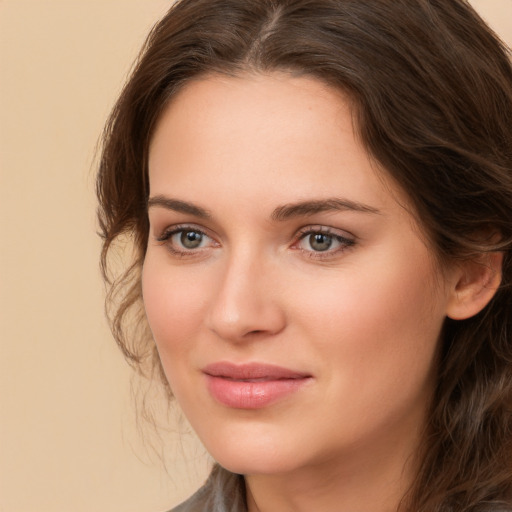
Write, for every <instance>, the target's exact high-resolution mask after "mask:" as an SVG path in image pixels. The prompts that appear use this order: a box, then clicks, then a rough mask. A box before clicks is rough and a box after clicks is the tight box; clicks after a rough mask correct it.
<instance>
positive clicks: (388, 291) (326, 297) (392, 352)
mask: <svg viewBox="0 0 512 512" xmlns="http://www.w3.org/2000/svg"><path fill="white" fill-rule="evenodd" d="M411 262H413V263H411ZM377 263H379V262H376V261H374V262H373V264H372V265H371V266H370V265H368V266H365V269H364V271H363V269H362V268H351V269H347V271H346V272H344V273H343V275H342V276H341V275H340V278H339V280H337V281H336V282H335V283H333V282H329V281H326V282H324V283H323V286H316V287H314V288H313V287H311V290H314V291H313V293H309V294H307V299H306V301H305V302H303V303H302V304H301V306H300V311H297V314H296V315H295V316H296V317H297V318H302V321H301V325H300V326H299V329H298V330H299V331H300V332H302V333H307V334H306V337H307V338H309V339H314V340H316V342H315V345H316V348H317V350H319V351H321V352H322V354H323V356H322V359H323V361H325V362H327V363H328V367H329V372H328V374H327V379H329V383H330V387H329V388H330V391H331V392H332V394H333V395H335V394H336V393H339V392H340V390H343V392H346V393H347V396H350V395H351V396H353V397H354V399H357V400H358V401H359V406H361V405H362V404H367V406H368V409H370V408H372V407H376V408H380V407H381V405H385V406H389V402H390V401H393V400H394V399H395V398H398V397H401V399H402V405H403V404H404V403H405V402H407V403H409V404H410V403H411V401H413V400H414V398H415V397H416V398H417V396H418V393H423V392H425V389H426V386H428V385H429V384H430V382H431V381H430V378H431V376H432V370H433V364H434V360H435V354H436V349H437V346H438V338H439V334H440V330H441V327H442V324H443V321H444V311H443V302H442V297H441V294H439V293H437V292H436V290H435V288H434V286H433V284H432V283H433V272H434V271H433V269H432V266H431V264H430V262H429V261H428V258H426V259H423V260H422V259H418V258H416V259H414V258H411V259H408V261H405V260H404V261H403V262H401V261H400V259H395V264H394V265H390V264H386V263H387V261H383V262H382V265H380V264H377ZM401 263H403V264H401ZM317 284H318V283H317ZM396 406H399V403H398V402H397V403H396Z"/></svg>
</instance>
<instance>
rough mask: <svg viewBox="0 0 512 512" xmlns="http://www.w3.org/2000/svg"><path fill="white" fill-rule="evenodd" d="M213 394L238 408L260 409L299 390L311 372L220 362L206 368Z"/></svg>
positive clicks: (265, 365) (262, 365) (228, 404)
mask: <svg viewBox="0 0 512 512" xmlns="http://www.w3.org/2000/svg"><path fill="white" fill-rule="evenodd" d="M203 373H204V374H205V375H206V378H207V386H208V390H209V392H210V394H211V395H212V396H213V397H214V398H215V399H216V400H217V401H218V402H220V403H221V404H223V405H226V406H228V407H232V408H235V409H260V408H262V407H266V406H268V405H271V404H273V403H275V402H277V401H278V400H280V399H282V398H285V397H286V396H288V395H290V394H292V393H295V392H296V391H298V390H299V389H300V388H301V387H302V386H303V385H304V384H306V383H307V382H309V381H310V380H311V378H312V376H311V375H309V374H306V373H302V372H296V371H294V370H290V369H288V368H282V367H280V366H274V365H268V364H262V363H249V364H233V363H228V362H219V363H214V364H210V365H208V366H206V367H205V368H203Z"/></svg>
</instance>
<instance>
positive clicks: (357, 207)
mask: <svg viewBox="0 0 512 512" xmlns="http://www.w3.org/2000/svg"><path fill="white" fill-rule="evenodd" d="M154 207H161V208H165V209H166V210H172V211H175V212H179V213H185V214H188V215H194V216H195V217H199V218H200V219H211V218H212V215H211V213H210V212H209V211H208V210H205V209H204V208H201V207H200V206H197V205H195V204H193V203H189V202H187V201H181V200H179V199H173V198H170V197H166V196H163V195H158V196H154V197H150V198H149V199H148V209H149V208H154ZM330 211H355V212H361V213H372V214H380V211H379V210H378V209H377V208H373V207H372V206H368V205H366V204H363V203H359V202H356V201H350V200H348V199H340V198H336V197H334V198H329V199H316V200H310V201H299V202H297V203H288V204H285V205H282V206H278V207H277V208H275V209H274V211H273V212H272V214H271V215H270V218H271V219H272V220H274V221H285V220H288V219H290V218H293V217H306V216H310V215H315V214H317V213H322V212H330Z"/></svg>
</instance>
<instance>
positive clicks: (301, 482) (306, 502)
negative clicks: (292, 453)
mask: <svg viewBox="0 0 512 512" xmlns="http://www.w3.org/2000/svg"><path fill="white" fill-rule="evenodd" d="M401 433H402V432H401ZM395 437H396V436H394V435H392V436H390V439H387V440H386V441H387V442H385V443H379V445H378V446H375V444H373V443H368V444H367V445H366V446H365V447H364V449H363V450H361V449H358V450H354V453H352V454H350V453H347V454H344V456H343V457H340V456H337V457H336V458H333V459H331V460H325V459H324V460H323V461H322V462H321V463H318V464H315V465H310V466H308V467H303V468H300V469H296V470H293V471H290V472H287V473H283V474H270V475H268V474H265V475H246V476H245V481H246V489H247V504H248V511H249V512H306V511H308V512H309V511H311V510H321V511H322V512H368V511H369V510H371V511H372V512H396V511H397V510H398V507H399V504H400V501H401V499H402V497H403V496H404V495H405V494H406V492H407V490H408V489H409V487H410V485H411V483H412V479H413V476H414V474H415V469H416V466H415V458H414V457H413V454H414V453H415V452H416V451H417V447H418V442H419V435H416V436H415V438H414V440H413V439H410V441H411V442H408V443H404V439H403V438H401V439H396V438H395ZM393 438H394V439H393ZM381 441H382V440H381Z"/></svg>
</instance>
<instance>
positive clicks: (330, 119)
mask: <svg viewBox="0 0 512 512" xmlns="http://www.w3.org/2000/svg"><path fill="white" fill-rule="evenodd" d="M149 169H150V187H151V194H152V195H154V194H165V193H168V192H169V193H170V192H172V195H175V192H176V191H178V192H180V193H182V194H184V195H186V196H188V197H186V198H185V199H187V200H188V199H197V196H200V195H201V194H202V193H203V192H204V194H205V197H208V199H211V192H212V191H215V194H216V196H218V197H223V198H224V199H226V200H229V201H230V203H233V202H236V201H239V202H240V204H241V205H247V202H248V201H249V202H257V203H258V204H259V205H261V206H263V205H268V208H269V209H271V208H273V207H274V206H275V205H273V204H270V203H271V202H272V201H274V203H275V202H279V203H287V202H292V201H296V200H301V199H307V198H309V197H311V196H313V197H317V198H322V197H332V196H333V193H334V192H336V194H337V195H340V194H341V195H342V196H347V195H348V196H351V197H349V199H351V200H354V201H359V202H368V201H372V202H373V203H374V206H375V208H377V209H382V208H383V207H385V206H386V205H387V204H389V203H390V202H393V203H396V201H395V200H394V198H395V197H396V196H397V194H398V195H402V194H400V191H399V190H398V189H397V188H396V187H394V186H393V185H392V183H391V182H390V180H389V178H388V177H386V174H387V173H383V171H381V170H379V169H378V168H377V165H376V163H375V161H374V160H373V159H372V158H371V157H370V155H369V154H368V152H367V151H366V150H365V148H364V147H363V146H362V144H361V143H360V142H359V140H358V138H357V136H356V134H355V130H354V122H353V116H352V106H351V104H350V101H349V99H348V98H347V96H346V95H345V94H343V93H342V92H341V91H339V90H337V89H334V88H332V87H329V86H328V85H326V84H324V83H323V82H321V81H319V80H317V79H315V78H311V77H304V76H302V77H293V76H291V75H289V74H285V73H273V74H271V75H261V74H256V75H243V76H240V77H227V76H219V75H215V76H209V77H206V78H203V79H201V80H196V81H193V82H191V83H189V84H187V85H186V86H185V87H184V88H183V89H182V90H181V91H180V92H179V93H178V94H177V95H176V96H175V97H174V98H173V99H172V101H171V102H170V104H169V105H168V106H167V108H166V109H165V111H164V113H163V115H162V117H161V119H160V120H159V123H158V125H157V129H156V131H155V134H154V137H153V139H152V142H151V147H150V158H149ZM191 185H193V186H194V191H193V193H192V189H190V186H191ZM269 192H271V193H269ZM208 193H210V194H209V195H208ZM400 200H401V202H404V198H401V199H400Z"/></svg>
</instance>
